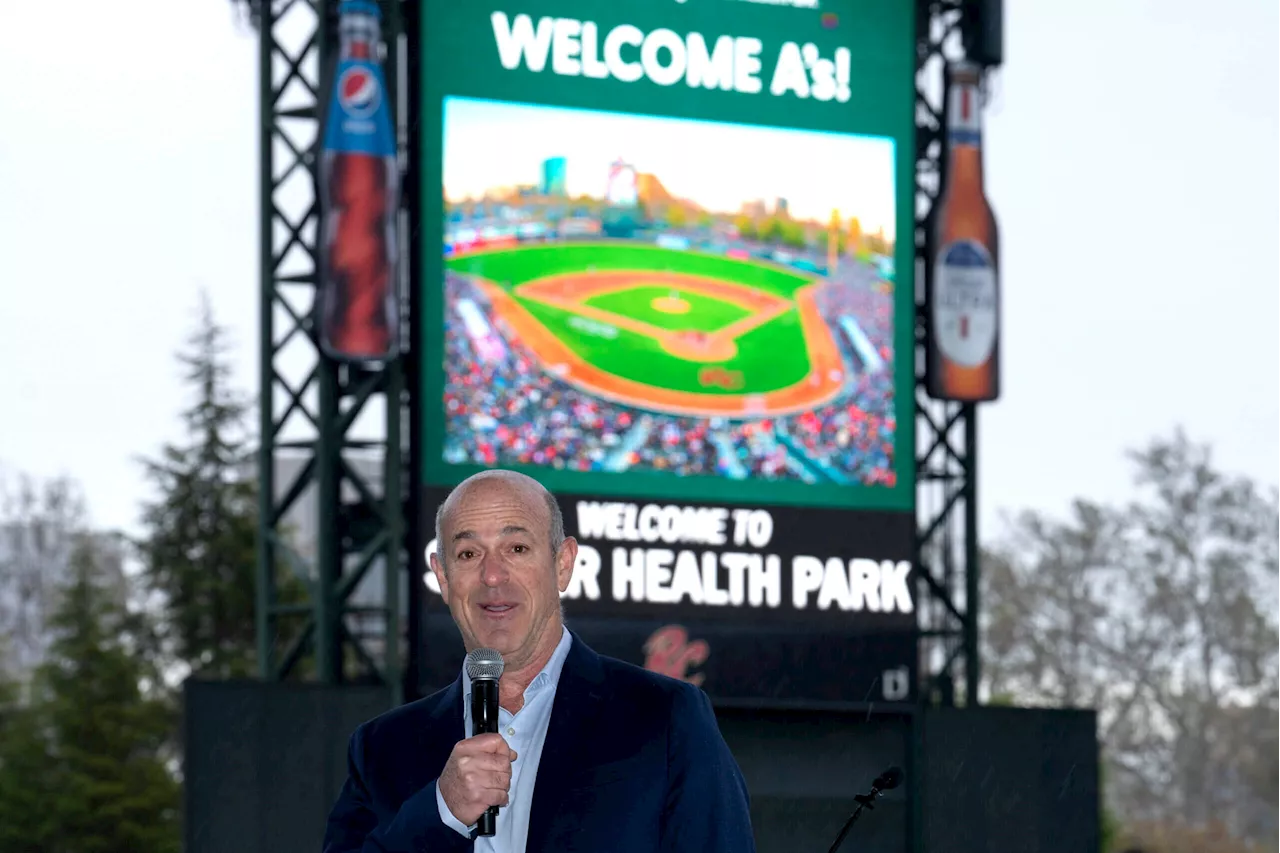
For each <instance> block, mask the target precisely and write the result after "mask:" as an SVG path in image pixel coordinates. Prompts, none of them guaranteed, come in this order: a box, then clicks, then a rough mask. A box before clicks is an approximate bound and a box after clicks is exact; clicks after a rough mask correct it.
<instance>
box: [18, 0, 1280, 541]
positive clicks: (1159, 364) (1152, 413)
mask: <svg viewBox="0 0 1280 853" xmlns="http://www.w3.org/2000/svg"><path fill="white" fill-rule="evenodd" d="M1278 30H1280V20H1278V13H1277V4H1276V3H1275V2H1263V0H1223V2H1221V3H1219V4H1217V5H1215V6H1214V7H1213V8H1212V10H1210V7H1208V6H1206V5H1205V4H1203V3H1192V2H1189V0H1173V2H1168V0H1166V2H1159V3H1157V2H1150V0H1078V2H1074V3H1052V2H1045V0H1006V46H1007V47H1006V58H1007V62H1006V65H1005V67H1004V69H1003V71H1002V72H1001V74H1000V77H999V81H998V85H997V89H996V97H995V99H994V102H993V103H992V105H991V107H990V109H989V111H988V113H987V116H986V120H987V135H986V147H987V155H986V162H987V176H988V178H987V180H988V190H989V194H990V197H991V200H992V202H993V204H994V205H995V207H996V210H997V213H998V216H999V219H1000V227H1001V248H1002V259H1003V263H1004V278H1003V281H1004V299H1005V309H1004V323H1005V338H1004V356H1005V365H1006V367H1005V373H1004V399H1003V400H1001V401H1000V402H999V403H998V404H996V405H994V406H992V407H990V408H988V409H986V410H985V414H984V415H983V417H982V429H981V448H980V449H981V454H982V459H981V481H980V487H981V501H982V517H983V519H984V525H985V529H986V530H987V531H988V532H994V528H995V524H994V520H995V517H996V514H997V513H998V512H999V511H1000V510H1014V509H1018V508H1022V507H1036V508H1042V509H1047V510H1050V511H1055V512H1056V511H1061V510H1062V509H1063V508H1064V507H1065V506H1066V505H1067V502H1068V501H1069V500H1070V499H1071V498H1072V497H1074V496H1077V495H1085V496H1089V497H1093V498H1097V499H1103V500H1121V499H1124V498H1125V497H1127V496H1128V495H1129V493H1130V486H1129V479H1128V472H1127V470H1126V468H1125V466H1124V464H1123V456H1122V453H1123V450H1124V449H1125V448H1126V447H1132V446H1135V445H1138V444H1140V443H1142V442H1144V441H1146V440H1147V439H1148V438H1150V437H1151V436H1153V435H1158V434H1168V433H1169V432H1170V431H1171V430H1172V429H1173V427H1174V426H1175V425H1176V424H1182V425H1184V426H1185V427H1186V428H1187V430H1188V431H1189V432H1190V434H1191V435H1192V436H1193V437H1194V438H1196V439H1199V440H1205V441H1209V442H1212V444H1213V445H1214V446H1215V448H1216V452H1217V457H1218V459H1219V461H1220V462H1221V464H1222V465H1223V466H1224V467H1227V468H1228V469H1231V470H1235V471H1241V472H1249V473H1251V474H1253V475H1254V476H1256V477H1258V478H1260V479H1262V480H1264V481H1266V482H1268V483H1274V482H1276V479H1277V468H1278V467H1280V456H1278V453H1277V443H1278V442H1277V434H1278V430H1277V425H1278V422H1280V404H1278V397H1280V358H1278V350H1280V348H1278V343H1277V317H1278V315H1280V304H1278V298H1277V294H1278V292H1280V285H1278V280H1280V268H1278V263H1277V261H1278V249H1277V243H1278V235H1280V211H1278V204H1277V198H1278V195H1277V187H1278V185H1280V176H1278V172H1277V151H1278V146H1277V142H1278V132H1277V101H1278V98H1280V93H1278V92H1277V82H1278V79H1280V78H1278V73H1277V69H1278V64H1277V32H1278ZM0 71H3V72H4V73H3V79H7V80H9V81H10V85H8V86H6V87H5V88H4V89H3V90H0V287H2V288H3V291H2V292H3V296H4V302H3V309H0V354H2V355H3V357H4V364H5V369H4V370H0V400H2V401H4V402H3V415H2V416H0V464H2V465H4V466H5V467H6V468H8V469H10V470H15V469H16V470H21V471H26V472H29V473H32V474H35V475H38V476H52V475H56V474H68V475H71V476H74V477H76V478H78V479H79V480H80V481H81V482H82V483H83V485H84V487H85V489H86V491H87V494H88V498H89V501H90V506H91V511H92V515H93V520H94V521H95V522H96V523H98V524H100V525H104V526H115V527H126V528H129V527H133V526H134V525H135V524H136V520H137V515H138V508H139V503H140V501H141V500H142V498H143V497H144V495H145V494H146V486H145V483H144V482H143V480H142V478H141V476H140V468H139V466H138V464H137V463H136V461H135V460H136V457H137V456H138V455H140V454H152V453H154V452H155V451H156V450H157V449H158V448H159V447H160V446H161V444H162V443H163V442H164V441H166V440H171V439H174V438H176V437H178V436H180V434H181V433H180V424H179V422H178V419H177V413H178V411H179V410H180V409H181V408H182V407H183V406H184V405H185V403H186V402H187V401H186V398H185V396H184V393H185V389H184V388H183V386H182V384H181V382H180V379H179V370H178V367H177V365H176V364H175V362H174V359H173V354H174V353H175V351H177V350H178V348H179V347H180V345H181V343H182V340H183V337H184V335H185V334H186V332H187V331H188V330H189V329H190V327H191V324H192V321H193V319H194V316H195V310H196V306H197V298H198V292H199V289H200V288H201V287H204V288H207V289H208V290H209V292H210V294H211V296H212V299H213V303H214V307H215V309H216V311H217V314H218V316H219V317H220V319H221V320H222V321H223V322H225V323H227V324H228V325H230V326H231V328H232V330H233V332H234V335H235V340H236V341H237V342H238V343H239V344H240V345H241V346H240V349H239V351H238V353H237V359H236V366H237V369H238V372H237V379H238V381H239V382H240V383H241V385H242V386H243V387H244V388H245V389H250V390H251V389H253V388H254V387H255V385H256V377H257V359H258V354H257V350H256V339H257V300H258V286H259V282H258V273H257V263H256V253H257V239H258V230H257V216H258V206H257V200H256V187H257V163H258V161H257V139H258V124H257V120H258V108H257V96H256V87H257V75H258V67H257V44H256V38H255V36H254V35H253V34H252V33H251V32H250V31H249V30H248V29H247V28H244V27H241V26H238V25H237V24H236V21H235V17H234V15H233V13H232V10H231V7H230V4H229V3H228V2H227V0H181V2H176V0H134V2H130V3H102V2H94V0H68V2H64V3H57V4H50V3H4V4H3V8H2V9H0ZM24 81H25V82H24Z"/></svg>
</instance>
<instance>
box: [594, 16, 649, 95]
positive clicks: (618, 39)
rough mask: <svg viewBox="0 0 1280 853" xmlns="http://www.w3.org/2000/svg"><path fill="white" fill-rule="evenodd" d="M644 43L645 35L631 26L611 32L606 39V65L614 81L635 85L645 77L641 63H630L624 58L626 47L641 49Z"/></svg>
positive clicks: (614, 29) (625, 25)
mask: <svg viewBox="0 0 1280 853" xmlns="http://www.w3.org/2000/svg"><path fill="white" fill-rule="evenodd" d="M643 42H644V33H642V32H640V29H639V28H638V27H633V26H631V25H630V24H623V25H622V26H619V27H614V28H613V29H612V30H610V31H609V35H607V36H605V37H604V64H605V67H607V68H608V69H609V74H610V75H612V76H613V78H614V79H616V80H621V81H622V82H623V83H634V82H636V81H637V80H639V79H640V78H641V77H643V76H644V68H642V67H641V65H640V63H639V62H635V61H630V62H628V61H627V60H624V59H623V58H622V48H623V46H624V45H626V46H629V47H639V46H640V45H641V44H642V43H643Z"/></svg>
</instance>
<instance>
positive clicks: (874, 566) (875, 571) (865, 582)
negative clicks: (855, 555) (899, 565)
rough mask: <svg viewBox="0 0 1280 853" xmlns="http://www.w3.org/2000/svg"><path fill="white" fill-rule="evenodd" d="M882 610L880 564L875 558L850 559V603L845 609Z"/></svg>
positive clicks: (873, 611) (877, 611)
mask: <svg viewBox="0 0 1280 853" xmlns="http://www.w3.org/2000/svg"><path fill="white" fill-rule="evenodd" d="M864 607H865V608H866V609H867V610H870V611H871V612H872V613H879V612H880V564H879V563H877V562H876V561H875V560H850V561H849V605H848V606H847V607H845V610H862V609H863V608H864Z"/></svg>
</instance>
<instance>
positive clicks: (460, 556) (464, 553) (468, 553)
mask: <svg viewBox="0 0 1280 853" xmlns="http://www.w3.org/2000/svg"><path fill="white" fill-rule="evenodd" d="M473 553H474V552H472V551H459V552H458V559H459V560H466V559H469V558H470V557H471V555H472V554H473Z"/></svg>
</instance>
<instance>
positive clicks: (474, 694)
mask: <svg viewBox="0 0 1280 853" xmlns="http://www.w3.org/2000/svg"><path fill="white" fill-rule="evenodd" d="M471 728H472V730H473V733H474V734H477V735H481V734H493V733H495V732H497V731H498V682H497V681H492V680H489V679H476V680H474V681H472V682H471ZM497 831H498V807H497V806H489V808H487V809H485V810H484V811H483V812H481V813H480V817H479V819H478V820H477V821H476V835H477V836H479V837H482V838H491V837H492V836H493V835H495V834H496V833H497Z"/></svg>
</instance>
